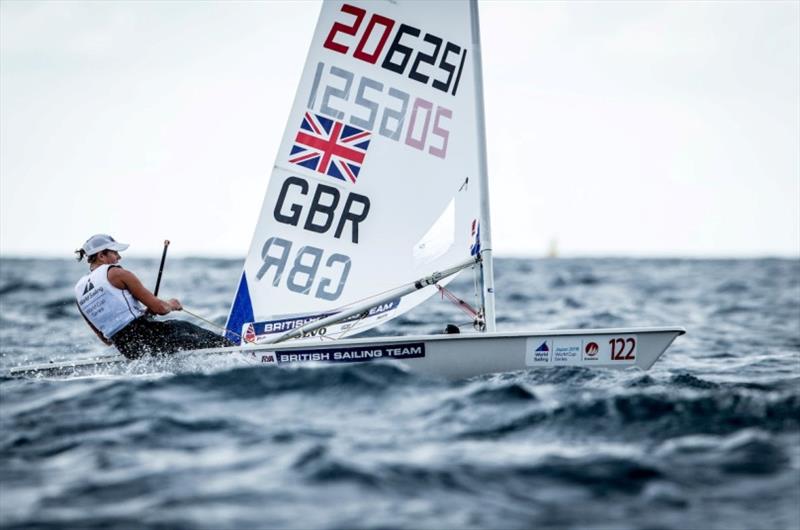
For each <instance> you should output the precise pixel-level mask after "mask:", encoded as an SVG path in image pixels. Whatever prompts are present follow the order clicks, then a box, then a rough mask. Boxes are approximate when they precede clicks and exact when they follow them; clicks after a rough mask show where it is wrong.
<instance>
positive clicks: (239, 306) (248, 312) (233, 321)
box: [225, 271, 255, 344]
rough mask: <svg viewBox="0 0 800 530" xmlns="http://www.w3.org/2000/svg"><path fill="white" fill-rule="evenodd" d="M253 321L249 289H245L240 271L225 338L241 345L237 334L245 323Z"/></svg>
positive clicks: (244, 279) (245, 281)
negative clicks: (240, 277)
mask: <svg viewBox="0 0 800 530" xmlns="http://www.w3.org/2000/svg"><path fill="white" fill-rule="evenodd" d="M254 320H255V317H254V316H253V303H252V302H251V301H250V289H248V288H247V276H245V273H244V271H242V279H241V280H240V281H239V289H238V290H237V291H236V299H235V300H234V301H233V306H231V314H230V315H229V316H228V326H227V327H228V331H226V332H225V336H226V337H227V338H228V339H229V340H231V341H233V342H235V343H237V344H238V343H241V341H242V338H241V337H240V336H239V333H241V332H242V326H243V325H244V324H245V323H246V322H252V321H254ZM231 332H233V333H231ZM234 333H235V335H234Z"/></svg>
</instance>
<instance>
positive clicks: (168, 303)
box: [108, 267, 183, 315]
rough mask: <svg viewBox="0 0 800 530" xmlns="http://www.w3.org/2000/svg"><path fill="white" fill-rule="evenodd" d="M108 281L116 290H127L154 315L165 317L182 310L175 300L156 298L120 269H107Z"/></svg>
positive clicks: (130, 273) (130, 274) (132, 276)
mask: <svg viewBox="0 0 800 530" xmlns="http://www.w3.org/2000/svg"><path fill="white" fill-rule="evenodd" d="M108 281H109V282H110V283H111V285H113V286H114V287H116V288H117V289H127V290H128V291H129V292H130V293H131V294H132V295H133V297H134V298H136V299H137V300H139V301H140V302H141V303H143V304H144V305H145V306H146V307H147V309H149V310H150V311H151V312H153V313H155V314H156V315H166V314H167V313H169V312H170V311H180V310H181V309H183V307H182V306H181V303H180V302H179V301H178V300H176V299H175V298H172V299H170V300H162V299H160V298H156V296H155V295H154V294H153V293H151V292H150V290H149V289H148V288H147V287H145V286H144V285H142V282H141V281H140V280H139V278H137V277H136V275H135V274H134V273H132V272H131V271H127V270H125V269H123V268H121V267H111V268H109V269H108Z"/></svg>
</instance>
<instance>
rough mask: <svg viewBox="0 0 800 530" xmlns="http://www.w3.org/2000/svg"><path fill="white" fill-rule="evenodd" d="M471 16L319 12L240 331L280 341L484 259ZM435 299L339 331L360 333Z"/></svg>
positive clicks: (395, 304)
mask: <svg viewBox="0 0 800 530" xmlns="http://www.w3.org/2000/svg"><path fill="white" fill-rule="evenodd" d="M472 17H473V14H472V9H471V7H470V4H469V3H468V2H452V1H449V0H432V1H428V2H416V1H403V0H399V1H397V2H387V3H384V2H381V3H378V2H368V1H332V2H325V3H324V4H323V6H322V9H321V12H320V17H319V20H318V23H317V27H316V30H315V32H314V37H313V41H312V44H311V48H310V49H309V54H308V57H307V60H306V64H305V68H304V70H303V74H302V77H301V79H300V84H299V87H298V90H297V94H296V96H295V101H294V104H293V105H292V109H291V112H290V114H289V119H288V123H287V126H286V129H285V132H284V136H283V139H282V142H281V146H280V149H279V152H278V157H277V160H276V161H275V164H274V166H273V170H272V173H271V175H270V179H269V184H268V187H267V192H266V195H265V198H264V203H263V206H262V210H261V213H260V216H259V219H258V222H257V225H256V229H255V233H254V236H253V240H252V242H251V246H250V249H249V252H248V255H247V259H246V261H245V265H244V270H243V273H242V280H241V281H240V288H239V290H238V291H237V296H236V299H235V300H234V304H233V306H232V311H231V316H230V317H229V320H228V326H229V329H230V330H231V331H232V332H235V333H237V334H241V335H242V336H243V337H245V340H248V341H252V342H259V341H267V340H272V339H274V337H275V336H277V335H276V334H279V333H281V332H283V333H285V332H287V331H291V330H293V329H295V328H300V327H302V326H304V325H306V324H304V323H303V322H305V323H308V322H311V321H316V320H320V319H324V318H328V317H329V316H330V315H331V314H333V313H336V312H340V311H341V309H340V308H341V307H342V306H343V304H344V303H345V302H347V301H348V300H360V299H364V298H367V297H370V296H372V295H374V294H375V293H379V292H383V291H386V290H388V289H392V288H394V287H395V286H397V285H402V284H404V283H407V282H411V281H413V280H414V279H415V278H420V277H423V276H425V275H427V274H430V273H431V272H433V271H435V270H443V269H445V268H448V267H450V266H451V265H452V264H453V263H458V262H461V261H463V260H465V259H468V258H470V256H475V255H476V254H477V252H479V251H480V249H481V240H480V238H481V234H482V232H483V233H485V231H486V227H487V226H488V222H487V221H486V220H485V219H484V218H483V217H482V213H481V196H480V194H481V190H482V189H483V187H482V186H480V185H472V186H470V185H468V183H469V182H471V181H479V180H480V179H482V178H484V177H482V169H481V157H480V153H479V151H480V150H481V149H482V146H481V138H480V135H479V134H478V130H477V129H478V127H479V126H480V120H479V117H478V115H477V114H476V112H477V109H478V108H479V107H478V106H477V105H476V101H475V98H476V97H479V94H478V93H477V92H476V85H475V82H474V81H475V79H476V77H475V76H476V70H475V68H476V63H475V58H476V57H479V53H478V52H477V50H475V49H474V45H473V28H472ZM480 108H482V107H480ZM483 173H485V171H483ZM489 248H490V247H489ZM484 273H485V271H484ZM241 285H244V290H243V288H242V287H241ZM433 292H435V290H433V289H423V290H421V291H416V292H414V293H410V294H408V295H404V296H399V297H397V298H396V299H393V300H389V301H387V302H386V303H385V304H382V305H381V306H380V307H376V308H374V311H373V312H372V313H370V314H369V315H367V316H366V317H364V318H360V319H359V320H358V322H353V321H351V322H349V323H348V322H343V323H341V325H340V327H339V328H337V329H336V330H335V331H337V332H338V333H341V334H342V335H343V336H345V335H349V334H352V333H355V332H361V331H364V330H366V329H369V327H373V326H375V325H379V324H381V323H383V322H386V321H388V320H390V319H391V318H394V317H396V316H399V315H400V314H402V313H404V312H405V311H408V310H409V309H411V308H413V307H414V306H415V305H417V304H419V303H421V302H422V301H424V300H425V299H426V298H427V297H428V296H430V295H431V294H433ZM281 315H284V316H281ZM286 315H291V316H288V317H287V316H286ZM324 331H331V332H333V331H334V330H333V329H332V328H331V329H328V330H324ZM247 337H249V339H248V338H247Z"/></svg>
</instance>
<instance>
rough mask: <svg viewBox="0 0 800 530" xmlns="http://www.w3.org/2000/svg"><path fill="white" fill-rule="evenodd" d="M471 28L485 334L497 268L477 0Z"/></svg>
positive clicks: (492, 319) (472, 5)
mask: <svg viewBox="0 0 800 530" xmlns="http://www.w3.org/2000/svg"><path fill="white" fill-rule="evenodd" d="M469 10H470V21H471V24H472V49H473V53H474V54H475V58H474V61H475V81H474V82H475V120H476V122H477V126H478V161H479V171H480V173H479V175H478V176H479V179H478V180H479V182H480V190H481V192H480V217H481V224H480V244H481V258H482V262H481V271H482V274H481V279H482V283H483V286H482V287H483V290H482V292H481V295H482V296H481V298H482V300H483V311H484V318H485V320H486V331H495V329H496V326H495V312H494V266H493V264H492V221H491V219H492V218H491V215H490V212H489V171H488V164H487V162H486V116H485V113H484V110H483V63H482V60H481V30H480V22H479V20H478V0H470V1H469Z"/></svg>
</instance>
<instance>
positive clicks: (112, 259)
mask: <svg viewBox="0 0 800 530" xmlns="http://www.w3.org/2000/svg"><path fill="white" fill-rule="evenodd" d="M98 258H99V259H98V261H100V263H102V264H103V265H115V264H116V263H118V262H119V260H121V259H122V256H120V255H119V252H117V251H116V250H104V251H102V252H101V253H100V255H99V256H98Z"/></svg>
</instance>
